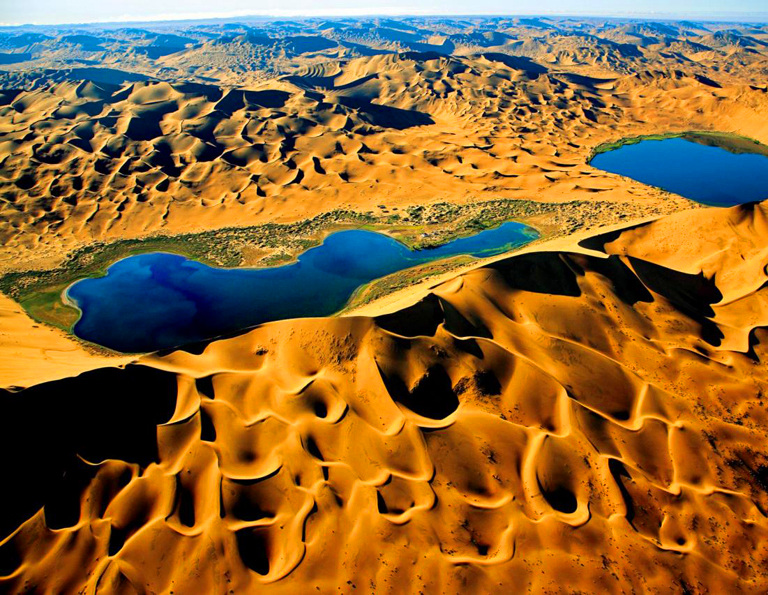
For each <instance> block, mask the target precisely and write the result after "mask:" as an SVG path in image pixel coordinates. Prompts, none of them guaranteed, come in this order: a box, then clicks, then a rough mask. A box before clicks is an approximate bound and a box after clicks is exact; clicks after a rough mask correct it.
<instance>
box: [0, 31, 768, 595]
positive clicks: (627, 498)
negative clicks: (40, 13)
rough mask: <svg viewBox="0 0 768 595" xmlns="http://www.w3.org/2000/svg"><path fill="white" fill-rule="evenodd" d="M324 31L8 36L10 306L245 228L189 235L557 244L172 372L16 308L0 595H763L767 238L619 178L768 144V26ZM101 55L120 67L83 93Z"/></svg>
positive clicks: (1, 375) (252, 252)
mask: <svg viewBox="0 0 768 595" xmlns="http://www.w3.org/2000/svg"><path fill="white" fill-rule="evenodd" d="M358 24H359V23H358ZM325 25H327V23H311V24H310V25H308V24H306V23H304V24H301V25H297V27H298V28H299V29H300V30H301V33H302V34H301V35H299V36H296V35H294V36H286V35H282V36H280V35H278V36H277V37H274V35H275V32H274V30H272V29H269V30H268V31H267V33H264V32H263V31H262V30H260V29H259V28H258V27H251V28H249V27H245V26H240V25H238V27H241V28H240V29H235V31H234V32H230V33H226V32H225V33H226V34H224V33H222V32H221V31H219V32H218V33H217V35H214V36H213V37H210V36H211V35H213V33H211V31H213V30H214V29H215V28H216V27H213V26H211V27H213V28H211V27H208V28H206V26H203V25H201V26H200V31H203V32H207V33H206V35H208V36H209V39H208V40H201V39H200V38H198V37H195V36H199V35H202V33H199V31H198V30H197V29H195V28H194V27H191V26H190V28H189V29H188V30H184V31H175V32H173V33H171V32H164V33H162V35H165V37H160V35H161V34H159V33H153V35H155V37H152V39H151V41H149V42H147V43H146V44H144V45H142V44H141V43H139V42H137V41H136V39H137V38H138V37H137V36H140V35H144V34H143V33H142V34H139V33H136V32H135V31H134V32H129V31H128V30H126V31H123V30H122V29H121V30H118V31H110V32H107V33H105V32H94V31H89V32H87V33H88V34H87V35H86V34H85V33H82V32H80V33H77V34H76V35H75V33H73V32H58V33H56V34H55V35H54V34H53V33H52V32H44V33H39V35H44V38H39V37H38V38H31V37H29V35H33V34H34V35H37V34H38V33H35V32H15V33H14V35H16V34H18V35H22V36H24V35H25V36H27V37H24V39H23V40H16V41H13V40H14V39H15V37H14V36H13V35H10V34H8V35H5V36H0V39H1V40H2V41H1V44H2V48H4V49H5V50H6V51H5V53H4V55H6V54H7V55H11V56H14V55H15V56H16V57H17V58H18V60H19V61H18V62H16V63H12V64H11V66H4V67H3V68H4V74H3V77H2V80H3V81H4V87H5V89H4V90H3V92H2V97H3V100H2V103H3V104H4V105H3V107H0V132H1V133H2V137H0V160H1V161H0V174H1V175H2V179H3V182H2V199H3V200H2V202H1V203H0V237H1V238H2V247H1V248H0V268H1V269H2V272H4V273H5V274H6V275H8V274H29V275H31V276H29V277H7V276H6V277H5V278H4V279H6V281H7V279H19V278H24V279H27V278H29V279H36V278H38V277H42V278H46V277H45V276H46V275H55V274H60V273H57V271H65V272H66V271H67V267H68V266H71V263H72V254H79V255H81V256H80V257H83V256H82V255H86V256H87V255H88V254H91V255H93V254H98V253H99V252H98V250H104V251H105V252H106V253H112V252H109V250H113V249H114V250H116V252H113V253H118V252H119V249H118V248H114V247H115V246H118V243H119V242H125V241H132V240H140V241H142V242H145V241H146V242H150V241H155V242H157V241H162V242H173V241H174V238H179V237H180V236H179V234H205V233H210V232H216V231H217V230H221V229H223V228H228V229H229V228H232V229H236V230H246V231H244V232H242V233H241V232H237V233H235V232H232V233H230V232H227V234H225V235H224V236H221V235H214V236H211V237H212V238H213V240H208V239H205V240H201V239H199V238H198V240H194V241H192V240H188V236H181V237H184V238H185V239H184V243H186V244H188V245H194V246H195V250H199V254H198V252H195V254H196V255H199V256H200V257H201V258H204V259H207V260H210V261H211V262H216V261H217V259H224V260H226V262H228V263H230V262H234V263H236V264H259V263H263V262H266V261H268V259H270V258H275V257H276V256H278V257H279V256H281V255H287V256H288V257H290V256H291V255H293V254H295V251H296V249H297V248H296V238H299V239H302V240H303V239H316V238H317V237H322V235H323V234H325V233H328V232H329V231H331V230H333V229H336V228H338V227H340V226H342V227H343V226H347V225H355V222H354V221H353V222H351V223H350V222H349V221H348V220H346V219H344V217H345V216H346V215H345V216H341V215H339V213H356V214H357V215H358V216H360V215H364V216H365V217H369V218H371V219H372V220H373V222H371V221H368V220H366V223H367V224H375V225H376V226H378V227H377V228H380V229H382V230H384V231H389V232H390V233H393V234H394V235H398V234H402V235H404V236H405V237H406V238H410V239H413V238H417V239H419V240H424V238H426V241H429V237H430V234H434V237H440V238H442V237H446V236H447V235H450V234H456V233H461V231H462V230H461V229H456V228H455V227H456V225H454V226H453V227H452V226H451V221H460V222H463V223H465V222H467V221H469V220H470V219H474V218H476V217H479V218H482V217H483V216H486V217H488V215H487V214H486V215H484V212H485V210H490V207H488V209H485V206H487V205H491V204H497V203H491V202H489V201H508V200H511V201H519V204H518V207H519V208H518V209H517V210H515V211H514V217H513V218H515V219H518V220H522V221H525V222H528V223H530V224H532V225H534V226H536V227H537V228H538V229H540V230H541V231H542V235H543V239H542V241H541V243H539V244H537V245H534V246H531V247H529V248H526V249H524V250H522V251H521V252H520V253H518V254H514V255H511V256H510V255H505V256H503V257H498V258H494V259H491V260H489V261H483V262H478V263H470V264H465V265H462V267H461V268H457V269H455V270H450V271H445V272H444V273H443V274H442V275H438V276H436V277H434V278H431V279H428V280H426V281H421V282H418V283H415V284H413V285H411V286H407V287H405V288H404V289H401V290H400V291H399V292H397V293H391V294H388V295H383V296H382V298H381V299H380V300H377V301H374V302H373V303H368V304H363V305H362V306H360V307H359V308H358V309H355V310H352V311H351V312H347V315H345V316H341V317H335V318H328V319H304V320H291V321H280V322H274V323H269V324H265V325H262V326H261V327H259V328H256V329H254V330H250V331H248V332H246V333H244V334H242V335H240V336H237V337H233V338H229V339H224V340H218V341H212V342H210V343H208V344H204V345H198V346H194V347H188V348H185V349H180V350H177V351H174V352H172V353H164V354H148V355H144V356H140V357H139V356H114V355H110V354H108V353H105V352H103V351H99V350H97V349H95V348H94V347H93V346H88V345H84V344H83V343H81V342H78V341H76V340H74V339H72V338H71V337H69V336H68V335H67V334H66V332H65V331H63V330H61V329H57V328H53V327H51V326H47V325H45V324H41V323H40V322H36V321H35V320H33V319H32V318H30V317H29V315H28V313H25V312H24V311H23V310H22V309H21V307H20V306H19V305H18V304H17V303H16V302H14V301H13V300H12V299H10V297H13V296H12V293H13V291H12V290H13V289H14V288H13V285H12V284H10V285H6V286H7V287H10V288H11V290H9V295H10V297H3V299H2V302H0V384H1V385H2V386H3V387H5V388H7V389H8V390H4V391H3V393H2V395H0V397H2V398H1V399H0V403H1V404H0V407H2V408H3V412H2V415H0V444H1V445H2V448H1V449H0V452H3V453H4V454H3V472H4V476H5V480H6V481H7V483H8V485H10V486H13V488H14V489H13V490H10V491H9V500H8V503H7V504H6V506H5V509H4V511H3V514H2V516H1V517H0V519H1V520H2V526H1V527H0V585H2V587H3V588H4V589H6V590H8V591H9V592H36V591H47V592H73V593H74V592H89V593H92V592H125V593H135V592H138V593H145V592H146V593H149V592H155V593H159V592H163V593H169V592H174V593H197V592H212V593H213V592H216V593H219V592H220V593H228V592H251V591H257V590H258V591H270V590H271V591H276V592H281V593H282V592H295V593H306V592H309V591H312V590H316V591H318V590H319V591H321V592H331V591H333V592H339V591H340V592H374V591H375V592H391V593H399V592H403V591H404V590H407V591H411V592H417V591H420V590H421V591H423V592H446V593H453V592H466V591H477V592H500V593H501V592H508V591H509V585H510V583H513V584H515V585H516V586H519V588H520V589H521V590H528V591H533V592H574V591H578V590H581V591H584V592H597V591H599V592H616V593H619V592H627V591H638V592H644V591H650V592H669V591H670V590H673V591H677V592H695V593H696V592H702V593H703V592H739V591H743V592H755V593H757V592H765V590H766V589H768V577H767V576H766V568H767V567H768V535H767V532H768V521H767V520H766V510H768V500H767V499H766V493H768V454H767V453H766V451H765V444H764V442H765V440H764V437H765V428H766V423H767V419H766V415H767V414H768V412H767V411H766V405H765V391H766V389H768V386H767V385H766V381H767V380H768V378H766V370H765V361H766V357H767V356H768V354H766V352H765V343H766V333H765V328H766V326H768V320H766V318H767V317H768V304H767V303H766V290H765V287H766V281H767V278H766V265H768V244H767V242H768V220H767V217H768V210H767V209H766V206H765V203H761V204H757V205H744V206H740V207H734V208H731V209H709V208H707V209H704V208H700V207H699V206H698V205H695V204H693V203H691V202H690V201H687V200H685V199H683V198H680V197H676V196H673V195H669V194H668V193H664V192H662V191H660V190H658V189H654V188H650V187H647V186H644V185H643V184H640V183H637V182H634V181H632V180H629V179H625V178H621V177H619V176H615V175H612V174H608V173H605V172H601V171H598V170H595V169H594V168H591V167H590V166H589V165H588V161H589V157H590V155H591V154H592V152H593V151H594V150H595V148H596V147H598V146H599V145H601V144H603V143H607V142H614V141H617V140H619V139H621V138H625V137H632V136H637V135H645V134H659V133H675V132H684V131H689V130H698V131H709V132H715V131H716V132H725V133H731V134H734V135H739V136H744V137H748V138H750V139H755V140H758V141H763V142H767V143H768V122H766V120H765V118H764V114H765V113H766V107H768V106H767V105H766V101H767V99H766V97H768V94H767V88H766V87H765V84H764V80H765V79H764V76H765V72H766V71H765V69H766V57H765V51H766V50H765V48H766V47H767V43H768V30H766V29H765V28H764V27H762V28H761V27H759V26H746V25H745V26H740V27H736V28H734V27H732V26H727V25H712V24H710V25H708V26H705V25H699V24H691V23H678V24H674V25H670V24H667V25H661V24H658V23H655V24H654V23H648V24H637V23H634V24H633V23H630V24H621V23H607V22H602V21H598V22H594V21H587V22H586V24H581V25H579V24H574V23H565V22H557V21H555V20H547V19H543V20H542V19H534V20H526V19H523V20H514V21H513V20H507V21H504V20H500V21H494V22H490V23H488V22H482V21H481V22H473V21H467V22H466V23H463V22H462V23H457V22H451V21H446V20H437V21H434V22H432V21H430V22H427V23H421V24H419V23H416V24H414V22H413V21H410V20H405V21H402V22H400V23H399V24H398V22H394V23H393V22H388V21H387V22H377V23H375V27H373V28H371V27H368V29H367V31H374V32H375V34H367V36H366V35H363V34H360V33H354V31H355V27H356V25H355V23H354V22H353V23H342V24H338V23H336V24H333V23H332V22H331V25H333V26H331V25H328V26H325ZM218 26H219V25H217V27H218ZM270 26H272V25H270ZM243 27H245V28H243ZM272 27H275V28H277V29H279V27H280V26H278V25H274V26H272ZM251 29H254V30H251ZM308 29H311V30H312V31H314V34H313V35H309V36H308V35H307V30H308ZM357 29H360V27H357ZM329 31H330V32H329ZM263 34H264V35H267V39H268V40H272V41H265V40H264V37H263ZM173 35H175V36H176V37H173ZM73 36H74V39H73ZM228 36H231V39H230V37H228ZM87 37H91V38H94V39H95V40H96V41H94V39H85V38H87ZM144 37H146V39H149V37H147V36H146V35H145V36H144ZM177 37H178V38H181V39H182V41H180V40H179V39H177ZM307 37H310V39H307ZM318 38H319V39H325V40H326V42H322V41H318ZM142 39H144V38H142ZM184 39H187V40H189V41H183V40H184ZM275 39H277V41H275ZM126 40H127V41H126ZM217 40H218V41H217ZM327 40H331V41H327ZM483 40H484V41H483ZM27 42H28V43H27ZM22 43H27V45H19V44H22ZM142 43H143V42H142ZM14 44H15V45H14ZM121 44H123V45H121ZM174 44H176V45H174ZM329 44H330V45H329ZM334 44H335V45H334ZM123 46H130V47H133V48H135V47H142V48H150V49H145V50H142V51H141V52H139V51H136V50H135V49H134V51H133V53H130V52H129V53H122V54H121V52H122V49H121V48H123ZM158 47H164V48H165V49H168V48H176V50H177V51H173V52H168V53H163V52H164V50H163V51H161V50H159V49H157V48H158ZM9 48H10V49H9ZM116 56H120V57H121V58H120V59H118V58H117V57H116ZM153 56H154V57H153ZM245 58H248V61H244V60H245ZM94 59H98V60H100V61H101V63H102V64H108V65H111V67H120V68H121V69H122V70H117V75H116V74H115V72H111V73H110V76H111V77H113V78H112V79H110V81H105V80H103V79H104V77H105V76H106V75H105V74H104V72H103V69H102V70H100V72H99V73H98V74H99V76H98V77H94V75H93V72H91V71H89V72H90V76H91V78H100V79H102V80H98V81H94V80H75V79H77V77H78V76H82V74H83V73H82V71H81V70H77V69H78V68H79V69H83V68H88V66H87V65H88V64H89V63H88V62H87V60H94ZM3 60H4V62H5V63H6V64H8V63H9V61H11V62H12V59H11V58H7V57H5V58H4V59H3ZM110 60H112V62H110ZM64 64H68V66H67V67H66V68H65V67H64V66H63V65H64ZM73 65H74V66H73ZM118 75H119V77H122V78H123V79H124V80H121V81H117V82H116V81H115V80H113V79H114V77H115V76H118ZM131 77H133V78H134V79H136V77H138V78H142V77H143V78H145V79H150V80H138V79H136V80H133V81H132V80H125V79H126V78H127V79H131ZM158 78H163V79H164V80H154V79H158ZM743 142H746V141H743ZM444 204H447V205H448V206H447V207H443V206H440V207H437V206H436V205H444ZM505 204H506V203H505ZM542 205H543V206H542ZM429 208H432V209H433V210H432V211H429ZM462 208H467V209H470V210H468V211H460V213H461V217H452V215H455V214H456V213H457V212H459V211H457V210H458V209H462ZM494 208H496V207H494ZM504 208H506V207H504ZM414 209H415V210H414ZM419 209H427V210H428V213H430V215H428V216H418V215H416V214H417V213H418V212H419ZM502 212H503V213H507V211H502ZM435 213H443V217H442V219H441V217H440V216H438V215H437V214H435ZM465 215H466V217H465ZM494 216H496V215H494ZM462 217H465V218H462ZM275 223H277V224H282V225H286V226H291V225H296V224H298V225H299V226H300V228H298V229H297V228H296V227H289V228H288V229H290V230H291V231H290V233H287V234H286V235H285V237H284V238H283V237H282V236H281V237H280V238H279V239H278V241H275V242H271V243H270V242H269V241H267V240H268V236H269V234H270V232H269V230H274V228H266V227H260V226H264V225H268V224H275ZM305 225H306V226H307V229H305V228H304V226H305ZM273 235H274V234H273ZM195 237H198V236H195ZM200 237H204V238H208V236H200ZM195 242H198V243H195ZM206 242H207V243H206ZM200 246H202V247H200ZM188 249H189V248H188ZM182 251H183V249H182ZM77 262H78V263H79V264H82V263H81V261H77ZM52 287H53V288H54V290H55V289H56V286H55V284H54V285H52ZM16 289H18V288H16Z"/></svg>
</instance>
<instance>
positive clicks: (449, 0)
mask: <svg viewBox="0 0 768 595" xmlns="http://www.w3.org/2000/svg"><path fill="white" fill-rule="evenodd" d="M349 14H352V15H360V14H382V15H386V14H388V15H402V14H586V15H604V16H614V15H615V16H631V15H637V16H653V15H656V16H658V17H659V18H664V17H665V16H670V17H681V16H686V17H691V18H706V17H712V16H721V17H722V16H732V17H737V16H739V15H751V16H752V18H756V17H757V18H763V17H766V16H768V2H767V1H766V0H630V1H629V2H627V1H626V0H526V1H525V2H523V1H518V0H506V1H505V0H392V1H388V0H291V1H290V2H287V1H286V0H0V23H2V24H21V23H36V24H56V23H87V22H104V21H131V20H158V19H174V18H179V19H182V18H211V17H216V16H221V17H227V16H230V17H232V16H245V15H275V16H304V15H307V16H314V15H338V16H341V15H349Z"/></svg>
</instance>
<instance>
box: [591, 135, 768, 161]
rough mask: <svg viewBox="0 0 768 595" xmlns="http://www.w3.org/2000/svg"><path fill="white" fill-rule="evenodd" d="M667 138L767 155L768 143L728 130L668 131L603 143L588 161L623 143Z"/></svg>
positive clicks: (593, 151)
mask: <svg viewBox="0 0 768 595" xmlns="http://www.w3.org/2000/svg"><path fill="white" fill-rule="evenodd" d="M669 138H682V139H685V140H689V141H691V142H694V143H699V144H700V145H707V146H709V147H719V148H721V149H725V150H726V151H728V152H729V153H735V154H737V155H739V154H744V153H753V154H758V155H765V156H766V157H768V145H764V144H762V143H761V142H759V141H756V140H755V139H753V138H749V137H747V136H741V135H739V134H734V133H730V132H710V131H706V130H701V131H689V132H669V133H663V134H646V135H641V136H629V137H626V138H622V139H619V140H617V141H613V142H609V143H603V144H601V145H598V146H597V147H595V148H594V149H593V150H592V154H591V155H590V157H589V159H588V161H592V160H593V159H594V158H595V157H596V156H597V155H600V154H601V153H607V152H608V151H615V150H616V149H619V148H621V147H623V146H625V145H636V144H638V143H640V142H643V141H646V140H666V139H669Z"/></svg>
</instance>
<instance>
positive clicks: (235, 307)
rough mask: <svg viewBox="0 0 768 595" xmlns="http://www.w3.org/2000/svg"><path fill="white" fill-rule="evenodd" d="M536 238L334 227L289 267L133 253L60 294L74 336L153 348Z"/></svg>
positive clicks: (506, 231) (292, 312)
mask: <svg viewBox="0 0 768 595" xmlns="http://www.w3.org/2000/svg"><path fill="white" fill-rule="evenodd" d="M536 237H538V234H537V233H536V231H535V230H533V229H532V228H530V227H527V226H525V225H522V224H520V223H514V222H510V223H505V224H503V225H501V226H500V227H497V228H495V229H489V230H485V231H482V232H480V233H477V234H475V235H473V236H470V237H466V238H460V239H457V240H454V241H453V242H450V243H448V244H444V245H443V246H440V247H438V248H434V249H429V250H418V251H413V250H410V249H409V248H408V247H406V246H405V245H403V244H401V243H400V242H397V241H396V240H394V239H392V238H390V237H388V236H385V235H382V234H379V233H374V232H370V231H359V230H350V231H341V232H337V233H334V234H331V235H329V236H328V237H327V238H326V239H325V241H324V242H323V243H322V244H321V245H320V246H317V247H315V248H311V249H310V250H308V251H306V252H305V253H304V254H302V255H301V256H299V258H298V261H297V262H295V263H292V264H289V265H285V266H280V267H273V268H264V269H219V268H213V267H209V266H206V265H204V264H201V263H199V262H195V261H193V260H188V259H187V258H184V257H182V256H177V255H174V254H165V253H152V254H141V255H137V256H130V257H128V258H125V259H123V260H120V261H118V262H116V263H115V264H113V265H112V266H110V267H109V269H108V270H107V274H106V276H104V277H99V278H94V279H83V280H81V281H78V282H76V283H74V284H73V285H72V286H71V287H70V288H69V289H68V291H67V295H68V296H69V298H70V299H72V300H73V301H75V302H76V303H77V305H78V306H79V307H80V309H81V311H82V315H81V317H80V320H79V321H78V322H77V324H75V328H74V332H75V334H76V335H77V336H78V337H81V338H83V339H86V340H88V341H92V342H93V343H97V344H99V345H104V346H105V347H109V348H111V349H115V350H117V351H123V352H143V351H155V350H158V349H164V348H168V347H175V346H178V345H182V344H184V343H190V342H194V341H200V340H203V339H209V338H212V337H215V336H218V335H222V334H226V333H230V332H234V331H236V330H239V329H244V328H247V327H250V326H253V325H256V324H260V323H262V322H267V321H271V320H280V319H284V318H297V317H307V316H327V315H329V314H332V313H334V312H336V311H338V310H339V309H340V308H341V307H342V306H344V304H345V303H346V302H347V300H348V299H349V297H350V296H351V295H352V293H353V292H354V291H355V289H357V288H358V287H360V286H361V285H363V284H365V283H368V282H369V281H372V280H374V279H377V278H379V277H383V276H385V275H388V274H390V273H394V272H396V271H400V270H402V269H406V268H408V267H412V266H414V265H417V264H423V263H425V262H429V261H432V260H437V259H441V258H447V257H450V256H456V255H459V254H469V255H471V256H477V257H482V256H492V255H494V254H500V253H502V252H506V251H507V250H510V249H512V248H514V247H517V246H521V245H523V244H526V243H528V242H530V241H531V240H533V239H535V238H536Z"/></svg>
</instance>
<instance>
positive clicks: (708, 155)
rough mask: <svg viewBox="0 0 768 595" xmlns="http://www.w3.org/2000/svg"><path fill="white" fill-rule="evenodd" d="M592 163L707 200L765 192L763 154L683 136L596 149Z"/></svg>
mask: <svg viewBox="0 0 768 595" xmlns="http://www.w3.org/2000/svg"><path fill="white" fill-rule="evenodd" d="M591 165H592V166H593V167H596V168H598V169H602V170H604V171H609V172H612V173H615V174H620V175H622V176H626V177H628V178H632V179H634V180H637V181H639V182H643V183H645V184H650V185H651V186H656V187H658V188H662V189H664V190H667V191H669V192H674V193H675V194H679V195H680V196H684V197H686V198H690V199H692V200H695V201H697V202H700V203H704V204H707V205H713V206H721V207H723V206H733V205H736V204H741V203H745V202H752V201H757V200H763V199H766V198H768V157H766V156H765V155H760V154H756V153H734V152H730V151H728V150H726V149H725V148H721V147H718V146H709V145H704V144H700V143H697V142H693V141H690V140H686V139H684V138H668V139H664V140H643V141H640V142H638V143H636V144H631V145H624V146H622V147H620V148H618V149H614V150H612V151H607V152H605V153H600V154H598V155H596V156H595V157H594V158H593V159H592V161H591Z"/></svg>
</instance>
